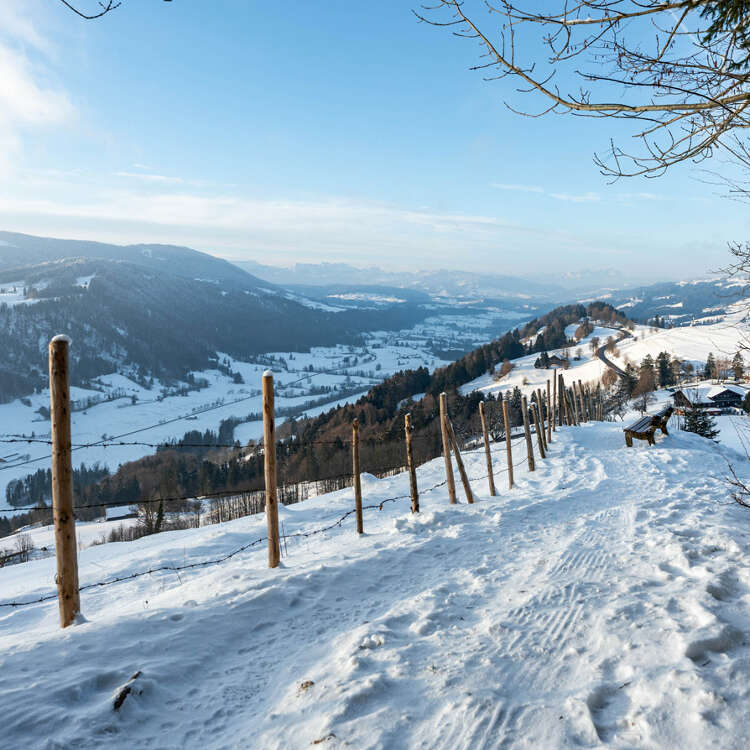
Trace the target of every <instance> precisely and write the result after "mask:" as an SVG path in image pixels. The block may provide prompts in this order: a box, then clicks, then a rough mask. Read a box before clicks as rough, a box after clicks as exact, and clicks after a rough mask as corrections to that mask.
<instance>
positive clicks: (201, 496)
mask: <svg viewBox="0 0 750 750" xmlns="http://www.w3.org/2000/svg"><path fill="white" fill-rule="evenodd" d="M415 437H417V436H413V437H412V439H414V438H415ZM422 437H427V438H429V439H430V440H434V438H432V437H431V436H422ZM437 437H438V438H439V436H437ZM523 437H524V436H523V435H521V436H520V438H519V441H518V442H520V440H521V439H522V438H523ZM471 440H479V436H472V437H471V438H469V439H468V441H471ZM500 442H503V443H504V442H505V438H504V437H503V439H502V440H493V441H491V444H493V445H494V444H496V443H500ZM345 445H346V444H345ZM383 445H394V446H395V445H397V443H396V442H395V441H391V442H388V443H383ZM512 445H514V442H513V438H512V437H511V446H512ZM348 447H351V446H348ZM464 448H465V446H464ZM469 450H474V448H471V449H469ZM431 460H433V458H428V459H426V460H425V462H424V463H426V462H427V461H431ZM420 465H423V464H420ZM396 469H401V470H405V464H404V463H403V462H399V463H398V464H394V465H392V466H387V467H382V468H378V469H372V470H371V471H365V472H364V473H370V474H374V475H377V474H385V473H387V472H389V471H394V470H396ZM351 476H352V473H351V472H344V473H341V474H334V475H331V476H326V477H320V478H316V479H300V480H298V481H294V482H283V483H281V488H282V490H283V488H285V487H294V486H298V485H301V484H311V483H313V482H332V481H337V480H340V479H345V478H351ZM263 491H264V489H263V488H256V489H252V488H237V489H233V490H217V491H215V492H201V493H192V494H188V495H182V496H174V497H155V498H142V499H138V500H123V501H117V500H115V501H113V502H106V501H101V502H96V503H88V504H84V505H75V506H74V510H87V509H92V508H122V507H125V506H133V505H150V504H155V503H178V502H198V501H201V500H208V499H215V498H222V497H233V496H239V495H245V494H250V493H253V492H263ZM34 510H39V511H52V506H51V505H41V506H40V505H39V504H38V503H37V504H34V505H19V506H14V507H13V508H7V509H3V511H2V513H17V512H25V511H34Z"/></svg>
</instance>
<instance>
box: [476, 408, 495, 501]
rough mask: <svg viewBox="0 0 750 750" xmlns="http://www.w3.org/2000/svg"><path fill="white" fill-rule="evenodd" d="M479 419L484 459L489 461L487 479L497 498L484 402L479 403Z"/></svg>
mask: <svg viewBox="0 0 750 750" xmlns="http://www.w3.org/2000/svg"><path fill="white" fill-rule="evenodd" d="M479 418H480V420H481V421H482V436H483V437H484V457H485V459H486V460H487V478H488V480H489V484H490V495H491V496H492V497H495V495H497V492H495V476H494V473H493V471H492V452H491V451H490V438H489V435H488V433H487V420H486V419H485V416H484V401H480V402H479Z"/></svg>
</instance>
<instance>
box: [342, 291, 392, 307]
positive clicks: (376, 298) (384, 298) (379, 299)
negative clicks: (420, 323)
mask: <svg viewBox="0 0 750 750" xmlns="http://www.w3.org/2000/svg"><path fill="white" fill-rule="evenodd" d="M328 298H329V299H341V300H346V301H348V302H376V303H378V304H400V303H404V302H406V300H405V299H402V298H401V297H393V296H389V295H384V294H371V293H370V294H367V293H364V292H358V293H354V292H350V293H347V294H329V295H328Z"/></svg>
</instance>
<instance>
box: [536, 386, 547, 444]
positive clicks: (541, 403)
mask: <svg viewBox="0 0 750 750" xmlns="http://www.w3.org/2000/svg"><path fill="white" fill-rule="evenodd" d="M536 405H537V411H538V412H539V424H540V425H541V435H542V443H543V445H544V452H545V453H546V452H547V428H546V427H545V426H544V397H543V396H542V389H541V388H537V389H536ZM542 458H544V457H542Z"/></svg>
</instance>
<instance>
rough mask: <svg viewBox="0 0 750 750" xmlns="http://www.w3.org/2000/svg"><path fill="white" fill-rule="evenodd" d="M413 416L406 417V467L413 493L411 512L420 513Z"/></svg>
mask: <svg viewBox="0 0 750 750" xmlns="http://www.w3.org/2000/svg"><path fill="white" fill-rule="evenodd" d="M412 429H413V428H412V426H411V414H407V415H405V416H404V433H405V434H406V465H407V466H408V467H409V491H410V493H411V512H412V513H419V491H418V490H417V469H416V466H414V452H413V451H412V447H411V433H412Z"/></svg>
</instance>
